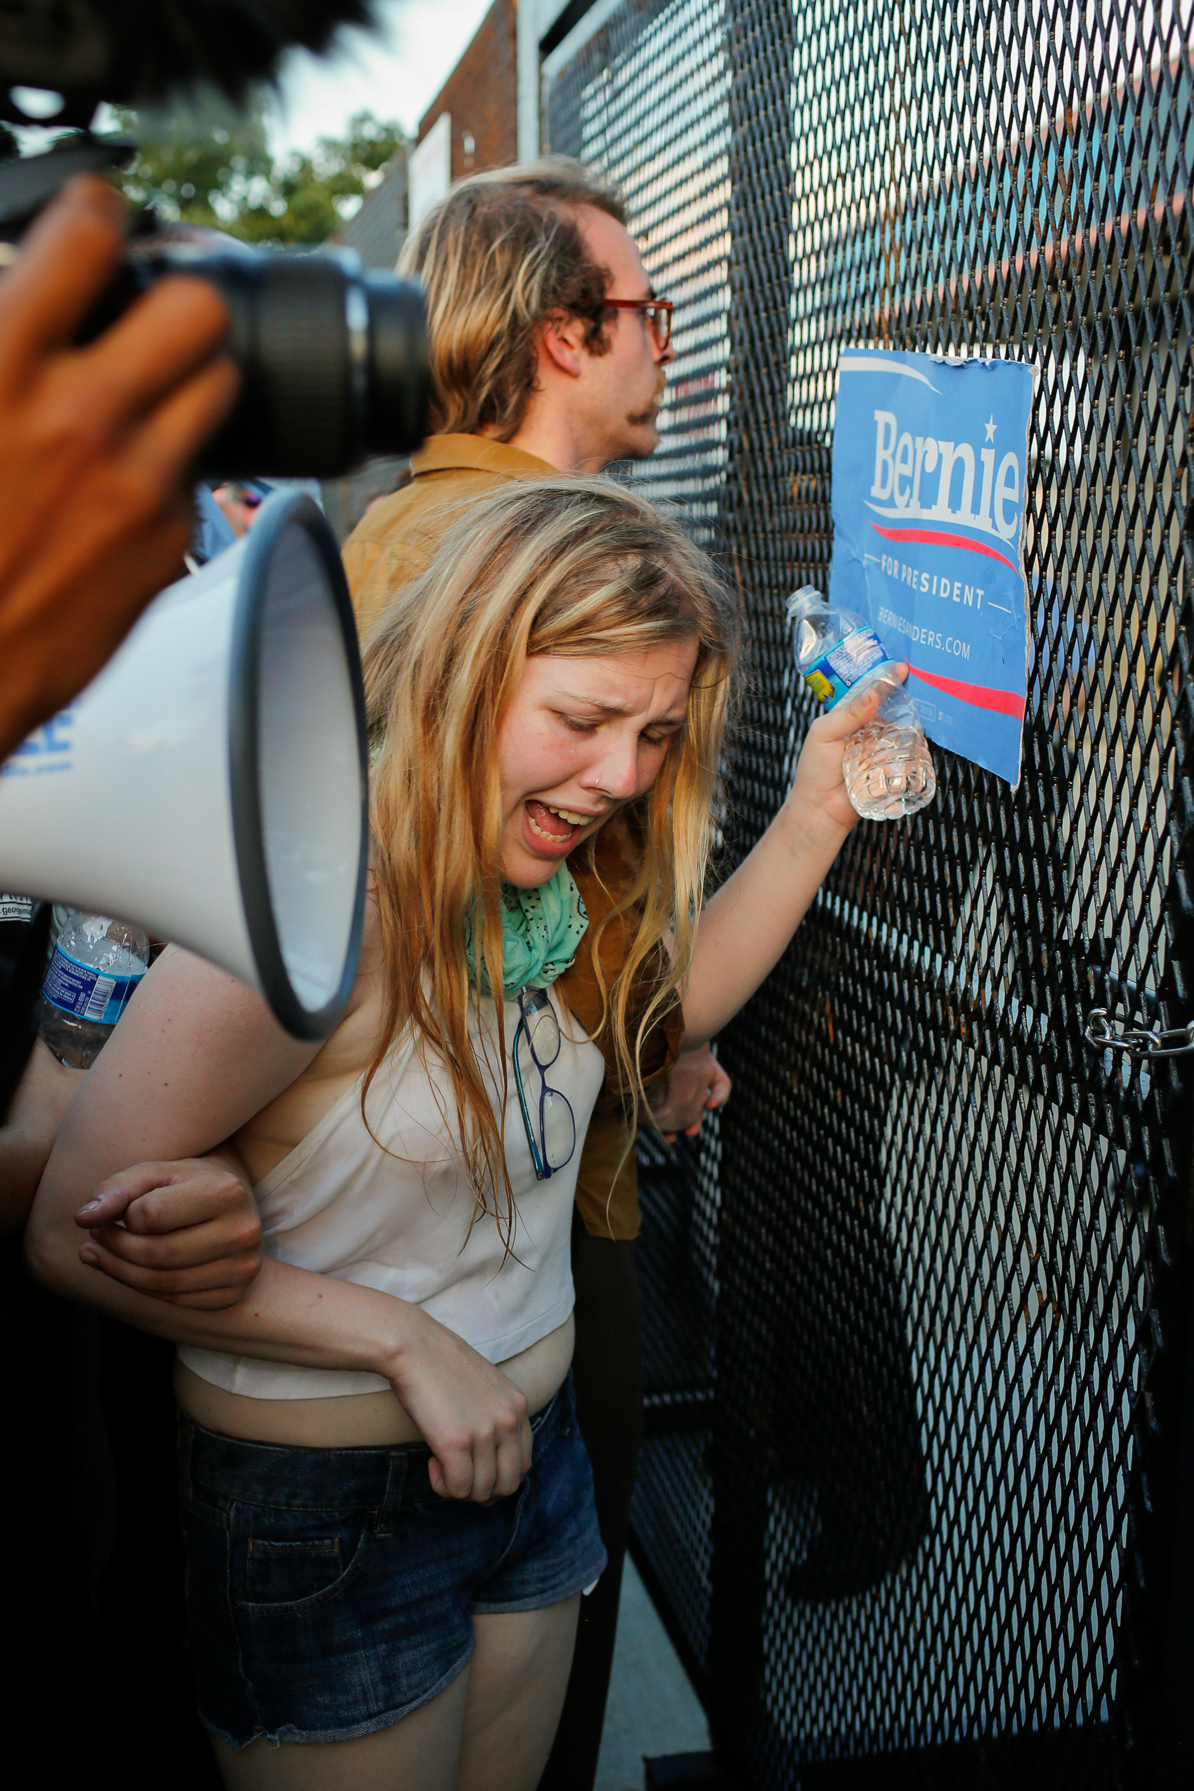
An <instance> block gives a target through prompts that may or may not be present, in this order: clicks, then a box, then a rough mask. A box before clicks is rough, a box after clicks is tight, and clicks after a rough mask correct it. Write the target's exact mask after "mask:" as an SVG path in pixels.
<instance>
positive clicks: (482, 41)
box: [415, 0, 518, 180]
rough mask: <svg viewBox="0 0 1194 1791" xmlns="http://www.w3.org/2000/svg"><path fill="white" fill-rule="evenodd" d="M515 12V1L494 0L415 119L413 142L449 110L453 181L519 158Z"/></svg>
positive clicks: (420, 139)
mask: <svg viewBox="0 0 1194 1791" xmlns="http://www.w3.org/2000/svg"><path fill="white" fill-rule="evenodd" d="M517 11H518V9H517V5H516V0H494V4H493V5H492V6H491V7H490V9H489V11H488V12H487V13H486V15H485V17H484V18H483V19H482V21H481V23H480V24H479V25H478V27H477V31H476V34H475V36H474V37H473V40H472V42H471V43H470V44H469V46H468V49H467V50H465V52H464V54H463V56H462V57H461V58H460V61H459V62H458V63H457V64H456V67H455V68H454V69H453V70H452V73H451V74H450V75H449V76H448V78H447V80H446V81H445V82H444V85H443V86H442V87H441V89H440V91H439V92H438V93H437V94H436V96H435V98H434V100H432V102H431V104H430V106H429V107H428V108H427V110H426V112H424V114H423V116H422V118H421V119H420V120H419V130H418V134H417V136H416V138H415V141H416V142H417V143H421V142H422V141H423V138H424V137H425V136H426V135H427V133H428V131H429V130H430V129H431V127H432V125H433V124H434V123H435V121H436V119H437V118H438V117H439V116H440V115H441V113H444V112H447V113H449V114H450V116H451V119H452V179H453V180H462V179H463V178H464V176H465V175H466V174H477V173H479V172H480V170H481V169H482V168H504V167H506V165H507V164H508V163H510V162H513V161H516V160H517V158H518V25H517ZM470 144H471V147H470Z"/></svg>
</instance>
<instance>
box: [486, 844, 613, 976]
mask: <svg viewBox="0 0 1194 1791" xmlns="http://www.w3.org/2000/svg"><path fill="white" fill-rule="evenodd" d="M588 924H589V917H588V915H587V914H586V913H585V905H584V903H583V902H582V901H581V899H580V891H579V889H578V888H577V887H576V884H575V883H574V882H573V879H572V872H571V871H570V870H569V869H568V866H567V865H566V864H562V865H561V866H560V868H559V870H558V871H557V872H556V874H555V876H554V877H552V878H551V880H550V881H549V882H547V883H541V884H540V885H539V888H538V889H515V888H514V887H513V885H512V884H509V883H503V884H502V989H503V993H504V994H505V996H506V999H507V1000H509V999H510V997H511V996H513V995H517V993H518V991H519V990H520V989H527V988H531V989H546V988H548V987H549V986H550V985H551V984H552V983H554V982H555V980H556V978H557V977H560V976H563V974H564V972H565V970H567V969H568V967H569V965H570V964H571V963H572V960H573V958H575V956H576V948H577V946H578V945H579V944H580V942H581V940H582V939H583V938H584V933H585V928H586V927H587V926H588ZM464 949H465V954H466V956H467V958H468V973H469V980H470V982H473V983H476V982H477V981H478V976H477V953H476V941H475V939H474V936H473V924H472V920H471V918H470V920H468V921H467V922H466V923H465V942H464ZM479 980H480V987H481V993H482V995H488V994H489V978H488V977H487V976H486V975H485V973H484V970H482V973H481V977H480V979H479Z"/></svg>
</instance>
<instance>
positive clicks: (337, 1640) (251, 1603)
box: [179, 1376, 605, 1748]
mask: <svg viewBox="0 0 1194 1791" xmlns="http://www.w3.org/2000/svg"><path fill="white" fill-rule="evenodd" d="M531 1431H532V1434H533V1437H534V1454H533V1459H532V1466H531V1470H530V1472H529V1474H528V1475H527V1476H526V1478H525V1480H524V1481H523V1483H522V1485H521V1486H520V1487H519V1489H518V1491H517V1492H516V1493H512V1494H511V1495H510V1497H509V1498H506V1499H499V1500H498V1501H497V1502H496V1503H495V1504H493V1505H488V1506H485V1505H476V1504H473V1503H471V1502H469V1501H466V1500H461V1499H443V1498H440V1497H439V1496H438V1495H437V1494H436V1493H434V1492H432V1490H431V1483H430V1481H429V1479H428V1477H427V1463H428V1461H429V1459H430V1451H429V1450H427V1449H426V1448H424V1447H423V1446H422V1445H420V1444H407V1445H404V1446H401V1447H395V1448H386V1449H291V1448H285V1447H278V1446H274V1445H271V1444H266V1443H245V1442H241V1441H239V1440H238V1439H236V1438H235V1437H226V1436H219V1435H217V1434H216V1433H215V1432H213V1431H210V1430H202V1429H200V1428H199V1426H198V1425H195V1424H192V1423H191V1422H190V1421H189V1419H187V1418H185V1417H184V1418H182V1419H181V1422H180V1432H179V1472H180V1479H181V1507H182V1525H183V1534H184V1536H185V1539H186V1555H187V1609H188V1620H189V1627H190V1641H191V1648H192V1652H193V1656H194V1662H195V1677H196V1680H197V1685H198V1693H199V1711H200V1714H201V1716H202V1717H203V1720H204V1722H205V1723H206V1725H207V1727H208V1728H209V1729H211V1730H213V1731H214V1733H215V1734H217V1735H220V1736H222V1737H223V1739H224V1740H225V1741H227V1742H229V1743H230V1744H231V1746H233V1747H234V1748H243V1747H247V1746H248V1745H249V1743H250V1742H251V1741H254V1740H256V1738H257V1737H258V1736H259V1735H264V1736H266V1737H267V1738H268V1739H269V1740H270V1741H272V1742H280V1741H345V1740H347V1739H349V1737H351V1736H354V1735H368V1734H369V1733H370V1732H371V1731H372V1730H375V1729H385V1728H388V1727H389V1725H390V1724H391V1723H396V1722H398V1721H399V1719H400V1718H401V1717H404V1716H407V1715H409V1714H410V1712H411V1711H412V1710H417V1709H418V1708H419V1706H420V1705H421V1704H426V1703H428V1702H429V1700H430V1699H432V1698H434V1697H435V1696H437V1694H438V1693H439V1692H441V1691H443V1690H444V1689H445V1688H446V1687H447V1686H448V1685H450V1684H451V1682H452V1681H453V1679H455V1678H456V1677H457V1675H458V1674H459V1673H462V1672H463V1671H464V1668H465V1667H466V1666H467V1665H468V1662H469V1660H470V1659H471V1658H472V1653H473V1647H474V1640H473V1625H472V1617H473V1614H474V1613H476V1612H503V1611H533V1610H539V1609H541V1608H542V1607H543V1606H545V1605H551V1604H557V1603H559V1601H560V1600H561V1599H565V1598H571V1597H572V1596H573V1595H574V1594H575V1593H577V1592H580V1591H582V1590H583V1589H584V1588H585V1587H586V1586H589V1585H591V1584H592V1582H593V1581H594V1580H595V1579H596V1578H597V1577H598V1575H599V1574H600V1572H601V1570H602V1568H603V1567H604V1566H605V1550H604V1549H603V1547H602V1546H601V1533H600V1531H599V1530H598V1528H597V1511H596V1507H595V1506H594V1503H593V1475H592V1470H591V1469H590V1467H589V1458H588V1455H587V1454H586V1453H585V1446H584V1443H583V1442H582V1440H581V1435H580V1431H579V1430H578V1429H577V1424H576V1408H575V1405H574V1403H573V1398H572V1379H571V1376H569V1378H568V1379H567V1380H566V1381H565V1382H564V1385H563V1386H562V1387H561V1388H560V1390H559V1392H558V1393H557V1394H556V1396H555V1398H554V1399H553V1400H552V1401H551V1403H550V1404H549V1405H547V1406H545V1407H544V1408H543V1410H542V1411H541V1412H539V1413H538V1414H537V1415H536V1416H535V1417H534V1418H533V1419H532V1420H531Z"/></svg>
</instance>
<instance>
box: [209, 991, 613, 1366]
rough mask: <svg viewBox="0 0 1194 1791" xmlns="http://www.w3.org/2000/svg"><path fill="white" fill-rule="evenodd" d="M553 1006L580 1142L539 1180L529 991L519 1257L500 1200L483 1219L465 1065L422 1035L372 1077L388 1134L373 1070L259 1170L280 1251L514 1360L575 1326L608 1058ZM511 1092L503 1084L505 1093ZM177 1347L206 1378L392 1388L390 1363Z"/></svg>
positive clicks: (485, 1008)
mask: <svg viewBox="0 0 1194 1791" xmlns="http://www.w3.org/2000/svg"><path fill="white" fill-rule="evenodd" d="M552 1004H553V1006H554V1007H555V1009H556V1013H557V1015H558V1016H559V1017H560V1021H561V1025H560V1033H561V1039H560V1055H559V1057H558V1058H557V1059H556V1061H555V1063H554V1064H553V1065H552V1066H551V1069H550V1070H549V1071H548V1074H547V1080H548V1083H549V1085H550V1086H551V1087H552V1088H554V1089H558V1090H559V1091H560V1092H561V1093H562V1094H564V1095H566V1096H567V1097H568V1100H569V1102H570V1103H571V1105H572V1111H573V1114H574V1115H575V1118H576V1149H575V1150H574V1151H573V1153H572V1158H571V1161H570V1162H569V1163H568V1164H567V1165H566V1166H565V1167H564V1168H563V1169H561V1170H558V1171H556V1172H555V1173H554V1174H553V1175H552V1176H550V1177H549V1179H548V1180H546V1181H542V1182H541V1181H537V1180H536V1179H535V1170H534V1166H533V1164H532V1162H531V1153H530V1147H529V1145H528V1144H527V1136H526V1129H525V1127H524V1125H523V1121H522V1112H521V1109H520V1106H519V1101H518V1094H517V1090H516V1088H515V1084H514V1073H513V1068H512V1066H511V1064H510V1053H511V1050H512V1049H513V1044H514V1032H515V1028H516V1027H517V1025H518V1019H519V1010H518V1003H517V1002H516V1001H508V1002H506V1004H505V1036H506V1059H507V1070H508V1074H509V1098H508V1101H507V1105H506V1114H505V1124H504V1128H503V1130H504V1135H505V1143H506V1164H507V1167H508V1169H509V1174H510V1185H511V1187H512V1189H513V1191H514V1201H515V1207H516V1209H517V1220H516V1229H515V1233H514V1237H513V1240H512V1241H513V1254H511V1255H506V1252H505V1249H504V1246H503V1243H502V1239H501V1237H500V1236H499V1235H498V1229H497V1225H496V1223H495V1221H494V1217H493V1214H492V1212H488V1213H483V1214H481V1215H480V1217H479V1218H477V1219H476V1222H475V1223H474V1201H473V1190H472V1186H471V1184H470V1182H469V1180H468V1178H467V1176H466V1174H465V1173H464V1170H463V1168H462V1165H461V1162H460V1157H459V1153H458V1146H457V1140H458V1136H459V1134H458V1130H457V1122H456V1104H455V1098H454V1096H453V1093H452V1084H451V1079H450V1077H449V1075H448V1072H447V1069H446V1067H445V1065H444V1063H443V1060H442V1058H441V1057H440V1056H439V1055H438V1054H437V1053H433V1052H431V1051H428V1052H427V1053H426V1060H425V1061H424V1057H423V1055H422V1054H421V1053H420V1052H419V1051H417V1050H416V1049H415V1045H414V1040H413V1038H412V1037H411V1035H409V1034H408V1035H406V1036H405V1037H404V1038H403V1039H400V1040H399V1041H398V1043H397V1044H396V1045H395V1046H394V1048H393V1050H392V1051H391V1052H390V1054H389V1056H388V1057H387V1058H386V1060H385V1062H384V1063H383V1064H382V1066H381V1068H380V1070H379V1071H378V1073H377V1075H376V1076H375V1077H374V1080H373V1085H372V1087H371V1088H370V1090H369V1094H368V1097H367V1100H366V1111H367V1113H368V1116H369V1127H371V1128H372V1131H373V1133H374V1134H375V1137H371V1136H370V1131H369V1127H366V1125H365V1123H364V1120H363V1119H362V1117H361V1084H362V1082H363V1080H364V1078H363V1077H360V1078H358V1080H357V1081H356V1082H355V1083H354V1084H353V1086H352V1087H351V1088H350V1089H347V1090H346V1091H345V1092H344V1094H342V1095H341V1096H340V1098H339V1100H338V1101H336V1102H335V1104H334V1105H333V1106H331V1107H329V1109H328V1111H327V1112H326V1113H325V1114H324V1115H323V1117H322V1119H320V1120H319V1121H318V1123H317V1124H316V1125H314V1126H312V1128H311V1130H310V1131H309V1132H308V1133H307V1135H306V1137H305V1138H304V1139H303V1140H302V1142H301V1143H300V1144H297V1145H296V1146H295V1148H294V1149H293V1150H292V1151H291V1152H290V1154H289V1156H287V1157H284V1158H283V1160H282V1161H281V1162H280V1163H279V1164H278V1165H277V1167H276V1168H274V1169H272V1170H271V1171H270V1173H269V1174H268V1175H267V1176H266V1177H265V1178H264V1180H262V1181H260V1182H258V1183H257V1185H256V1187H255V1188H254V1190H253V1192H254V1195H255V1196H256V1200H257V1206H258V1210H259V1211H260V1214H261V1223H262V1227H263V1230H264V1234H265V1235H264V1241H263V1242H264V1249H265V1253H266V1255H268V1256H273V1257H276V1258H277V1260H278V1261H279V1262H289V1263H294V1264H295V1265H296V1266H297V1267H298V1268H303V1269H313V1270H315V1271H316V1273H318V1274H321V1275H333V1276H335V1277H336V1278H337V1279H339V1280H341V1281H353V1282H356V1283H358V1284H359V1285H360V1286H363V1287H376V1288H380V1289H381V1290H382V1291H383V1292H384V1293H389V1294H395V1295H396V1296H397V1297H398V1298H399V1299H401V1300H410V1301H412V1302H413V1303H414V1304H416V1305H419V1306H422V1307H423V1308H424V1310H425V1311H427V1312H429V1313H430V1314H431V1316H432V1317H433V1318H436V1319H438V1320H439V1321H440V1323H441V1324H444V1325H446V1326H447V1327H448V1329H449V1330H451V1331H455V1332H456V1333H457V1335H458V1336H460V1337H463V1338H464V1340H465V1342H466V1343H470V1344H471V1345H472V1347H473V1348H474V1349H475V1350H477V1351H478V1353H479V1354H480V1355H482V1356H484V1357H485V1358H486V1360H487V1361H490V1362H504V1361H505V1360H506V1359H507V1358H508V1357H509V1356H515V1355H517V1354H518V1352H519V1351H520V1350H524V1349H527V1348H528V1347H529V1346H530V1345H531V1344H532V1343H536V1342H538V1340H539V1338H541V1337H546V1336H547V1335H548V1334H549V1333H550V1332H552V1331H554V1330H555V1329H556V1328H557V1327H558V1326H559V1325H561V1324H563V1322H564V1320H565V1319H566V1318H567V1317H568V1314H569V1313H570V1312H571V1311H572V1304H573V1296H572V1263H571V1254H570V1237H571V1223H572V1202H573V1197H574V1195H575V1192H576V1175H577V1170H578V1168H579V1166H580V1153H581V1147H582V1145H583V1143H584V1137H585V1132H586V1130H587V1129H588V1124H589V1117H590V1115H591V1113H592V1111H593V1103H594V1102H595V1101H596V1099H597V1095H598V1092H599V1090H600V1088H601V1083H602V1078H603V1076H604V1074H605V1065H604V1061H603V1059H602V1056H601V1053H600V1051H599V1050H598V1049H597V1047H596V1045H593V1044H591V1043H589V1042H588V1040H587V1039H586V1038H585V1037H584V1035H583V1033H581V1032H580V1030H579V1028H578V1027H577V1025H576V1022H575V1021H573V1020H572V1019H571V1018H570V1017H569V1016H568V1013H567V1010H566V1009H563V1008H562V1007H561V1004H560V1003H559V1002H558V1001H557V1000H556V999H555V996H554V994H553V995H552ZM482 1017H483V1021H484V1023H485V1025H486V1026H487V1028H489V1029H490V1036H491V1037H493V1030H492V1029H493V1022H494V1017H495V1016H494V1008H493V1003H492V1002H489V1001H486V1002H483V1003H482ZM532 1075H533V1077H534V1079H535V1085H536V1086H535V1089H534V1091H531V1090H528V1095H530V1094H531V1093H532V1092H533V1093H534V1094H535V1096H536V1098H537V1092H538V1071H533V1072H532ZM437 1093H438V1096H439V1105H437V1102H436V1094H437ZM497 1098H498V1097H497V1093H496V1090H495V1091H494V1101H495V1104H496V1101H497ZM441 1108H442V1111H441ZM445 1113H446V1114H448V1115H450V1123H449V1122H447V1121H445V1119H444V1114H445ZM178 1353H179V1355H180V1357H181V1358H182V1360H183V1361H184V1362H185V1363H186V1365H187V1367H188V1368H190V1369H191V1370H193V1372H194V1373H195V1374H198V1375H200V1376H202V1378H203V1379H204V1380H207V1381H212V1382H214V1383H215V1385H216V1386H217V1387H223V1388H225V1389H226V1390H227V1391H228V1392H230V1393H244V1394H248V1395H249V1396H250V1397H252V1398H256V1399H319V1398H327V1397H329V1396H337V1395H341V1394H347V1393H373V1392H384V1391H386V1390H387V1389H388V1387H389V1382H388V1381H386V1380H385V1379H384V1378H383V1377H382V1376H381V1375H379V1374H369V1373H361V1372H358V1371H356V1370H352V1369H328V1368H305V1367H299V1366H294V1365H291V1364H289V1363H285V1362H263V1361H259V1360H256V1359H255V1358H253V1357H250V1356H232V1355H224V1354H222V1353H221V1352H219V1351H217V1350H207V1349H195V1348H192V1347H191V1346H190V1345H180V1347H179V1351H178Z"/></svg>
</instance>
